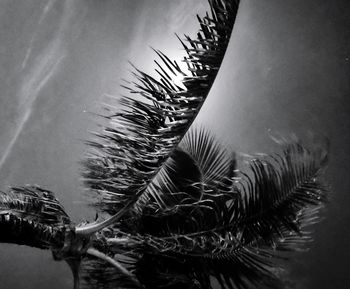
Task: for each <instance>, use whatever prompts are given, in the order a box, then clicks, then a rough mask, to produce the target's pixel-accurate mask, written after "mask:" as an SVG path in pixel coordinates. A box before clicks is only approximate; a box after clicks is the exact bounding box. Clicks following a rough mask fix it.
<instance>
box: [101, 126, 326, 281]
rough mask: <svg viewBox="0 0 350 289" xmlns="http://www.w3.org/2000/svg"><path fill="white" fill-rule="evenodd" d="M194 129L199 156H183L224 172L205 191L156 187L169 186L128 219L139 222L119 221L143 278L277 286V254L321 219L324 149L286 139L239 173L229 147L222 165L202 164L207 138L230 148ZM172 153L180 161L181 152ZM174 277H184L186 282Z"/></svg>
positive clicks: (299, 244)
mask: <svg viewBox="0 0 350 289" xmlns="http://www.w3.org/2000/svg"><path fill="white" fill-rule="evenodd" d="M189 135H194V137H193V139H192V140H187V144H186V145H189V147H188V148H187V151H191V152H192V153H193V155H194V156H196V155H197V157H194V156H192V158H190V157H187V158H185V159H184V158H181V159H180V163H182V162H183V161H184V160H186V161H187V162H188V165H189V166H190V167H191V166H193V165H194V164H196V165H197V170H199V171H200V172H201V174H200V175H202V176H203V175H208V173H209V172H212V171H216V172H221V177H218V176H217V179H218V180H221V181H219V182H214V183H212V184H210V185H208V184H206V183H205V182H204V181H203V179H202V182H201V186H200V188H201V190H202V191H201V194H199V195H198V194H197V195H193V194H192V195H190V196H191V197H189V194H188V193H186V190H184V191H183V192H179V191H177V190H176V188H178V187H181V186H179V185H177V186H174V187H173V189H169V187H166V186H159V189H162V187H163V188H166V190H165V192H162V193H159V194H158V195H157V196H158V197H157V199H156V198H154V199H152V198H150V199H149V200H148V201H149V202H148V205H147V206H146V207H145V208H144V210H143V214H142V215H141V217H140V219H139V220H137V219H136V220H135V219H130V220H129V221H128V222H129V223H130V222H131V221H133V222H134V225H133V227H132V228H130V227H128V226H124V227H123V223H122V224H120V225H121V226H120V228H122V229H124V231H122V230H118V234H117V235H118V236H119V238H120V237H124V238H125V239H127V240H129V243H130V244H137V245H135V248H133V250H134V251H136V252H138V253H137V254H136V256H142V257H141V259H140V258H139V261H138V262H139V264H142V266H141V265H140V266H141V267H140V268H138V267H137V266H136V268H138V269H137V270H138V271H137V270H136V272H138V274H140V275H139V276H138V278H139V279H140V280H142V278H143V277H142V276H149V278H150V279H148V281H147V280H146V279H145V280H144V282H146V283H147V282H150V283H149V285H147V286H149V288H176V286H180V287H179V288H181V286H185V287H184V288H191V286H194V287H193V288H196V287H195V285H196V284H197V285H198V284H200V285H201V286H202V287H203V288H211V287H210V286H211V285H208V284H209V283H208V278H207V276H208V275H211V276H213V277H215V278H216V280H217V282H219V283H220V284H221V287H222V288H279V286H280V282H279V280H278V278H277V276H276V274H275V271H276V268H277V267H276V266H277V264H278V262H277V260H278V258H279V257H280V254H281V253H282V252H289V251H293V250H299V249H301V248H303V246H304V245H305V243H307V242H309V241H310V239H311V238H310V235H309V234H308V233H307V232H305V230H304V227H305V226H306V225H309V224H312V223H314V222H316V221H318V219H319V210H320V208H321V207H322V204H323V203H324V201H325V191H326V189H325V188H324V186H322V184H321V183H320V181H319V178H318V175H319V173H320V170H321V168H322V167H323V166H324V165H325V162H326V159H327V154H326V150H324V149H320V150H317V151H315V152H312V151H309V150H308V149H306V148H305V147H303V146H302V145H301V144H299V143H292V144H288V145H286V146H285V149H284V150H283V152H282V153H281V154H275V155H272V156H270V157H269V156H265V157H259V158H255V159H252V160H251V161H249V168H250V169H249V170H248V172H246V173H243V172H241V173H239V172H237V171H235V170H234V166H231V167H230V166H229V165H227V164H229V163H230V162H229V160H230V158H229V157H228V156H230V154H226V156H227V160H226V161H223V162H219V163H220V164H221V165H219V168H217V169H213V168H211V167H210V166H202V167H201V168H200V166H199V165H198V164H199V163H200V162H198V161H195V159H200V158H199V157H198V156H199V155H200V151H202V152H206V149H203V148H205V147H206V146H205V145H204V144H205V143H207V144H210V145H208V147H207V149H208V150H209V151H208V152H207V154H208V155H212V156H213V158H214V159H217V158H218V157H219V156H222V155H225V154H224V152H223V151H222V148H221V149H219V147H218V146H216V145H213V144H212V143H211V142H210V141H209V140H211V137H210V135H209V134H207V133H204V132H200V131H197V133H196V134H193V133H192V134H191V133H190V134H189ZM199 136H202V137H199ZM203 136H206V137H203ZM210 148H211V149H210ZM172 158H173V162H175V163H176V161H177V158H176V154H175V155H172ZM231 163H235V162H234V161H231ZM223 164H225V165H223ZM183 166H184V164H181V165H177V166H174V165H173V166H172V167H173V168H176V167H177V168H180V169H181V167H183ZM220 167H221V168H222V167H226V169H227V168H230V169H227V170H221V169H220ZM176 175H177V174H172V176H176ZM180 176H181V174H180ZM208 180H209V183H210V181H211V180H212V179H211V178H208ZM172 182H173V183H176V182H181V178H180V180H173V181H172ZM186 183H187V184H188V180H186ZM182 188H186V187H182ZM222 188H225V189H224V190H223V189H222ZM181 196H182V197H183V199H181ZM196 196H197V198H196ZM169 199H170V200H171V201H169ZM184 199H185V200H186V201H184ZM176 201H177V203H176ZM164 204H166V206H164ZM135 224H136V225H135ZM152 227H156V228H157V230H154V229H152ZM115 230H116V229H115ZM128 230H129V231H128ZM130 230H131V231H130ZM115 232H116V231H115ZM107 239H108V238H107ZM130 246H131V245H130ZM278 252H281V253H278ZM147 262H151V263H152V264H153V265H154V264H158V265H157V266H158V267H157V266H156V265H154V266H156V267H154V268H153V269H152V270H151V269H150V268H149V267H150V266H151V265H150V264H149V266H148V267H147V266H144V264H145V263H147ZM158 271H159V272H158ZM158 273H159V274H158ZM157 276H158V277H159V278H160V279H157ZM176 276H178V277H179V279H177V277H176ZM171 280H173V281H174V282H175V283H172V282H171ZM175 280H182V281H181V282H182V283H181V284H182V285H180V284H178V283H176V281H175ZM147 284H148V283H147ZM165 284H168V285H166V286H169V287H166V286H165ZM184 284H187V285H184ZM147 286H146V287H147ZM163 286H164V287H163ZM172 286H173V287H172ZM186 286H188V287H186ZM147 288H148V287H147Z"/></svg>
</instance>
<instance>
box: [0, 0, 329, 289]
mask: <svg viewBox="0 0 350 289" xmlns="http://www.w3.org/2000/svg"><path fill="white" fill-rule="evenodd" d="M209 4H210V13H207V14H206V15H205V16H204V17H199V16H198V21H199V24H200V30H199V32H198V34H197V37H196V38H195V39H192V38H190V37H189V36H187V35H185V39H184V40H181V39H180V38H179V39H180V41H181V43H182V45H183V47H184V49H185V51H186V53H187V55H186V57H185V58H184V59H183V61H184V62H185V63H186V64H187V70H186V71H185V70H184V69H181V68H180V66H179V65H178V63H176V62H175V61H172V60H170V59H169V58H168V57H167V56H166V55H165V54H163V53H162V52H160V51H158V50H155V53H156V54H157V55H158V57H159V59H160V61H155V63H156V64H157V67H158V68H157V69H156V72H157V73H158V74H159V78H157V79H156V78H154V77H152V76H150V75H148V74H146V73H144V72H142V71H141V70H139V69H137V68H135V72H134V76H135V81H133V82H128V83H127V85H126V86H125V88H126V89H127V91H128V95H127V96H123V97H121V98H120V99H119V103H120V104H121V105H122V106H121V109H120V110H118V111H109V113H108V114H107V115H105V116H104V117H105V119H106V120H107V123H108V124H107V125H106V126H105V127H104V128H103V131H102V132H100V133H99V134H96V136H97V138H96V140H94V141H89V142H87V143H88V145H89V146H90V147H91V151H90V154H89V155H88V156H87V157H86V160H85V161H84V162H83V166H84V168H85V170H84V172H83V176H84V180H85V184H86V185H87V186H88V187H89V188H90V189H91V191H92V192H94V193H93V198H92V200H93V205H94V206H95V207H96V209H97V210H98V211H99V212H101V213H102V214H103V215H105V216H106V218H105V219H104V220H103V221H99V220H97V221H95V222H92V223H84V224H81V225H79V226H75V225H74V224H73V222H72V221H71V220H70V218H69V217H68V216H67V214H66V213H65V212H64V209H63V207H62V206H61V205H60V204H59V202H58V201H57V199H55V197H54V195H53V194H52V193H51V192H50V191H48V190H44V189H41V188H40V187H37V186H26V187H20V188H12V189H10V191H9V192H6V193H0V231H1V235H0V242H6V243H14V244H19V245H27V246H32V247H37V248H40V249H50V250H51V251H52V252H53V256H54V258H55V259H56V260H65V261H67V263H68V264H69V265H70V266H71V268H72V271H73V274H74V277H75V288H78V286H79V281H81V282H80V287H82V288H90V289H92V288H152V289H155V288H167V289H171V288H176V289H181V288H214V287H215V285H214V284H215V283H217V284H218V285H217V286H220V287H222V288H229V289H232V288H242V289H244V288H280V287H281V286H282V285H281V284H282V281H281V280H280V278H279V276H278V275H279V274H278V272H279V271H278V269H277V268H278V265H276V264H277V263H278V262H277V261H278V259H279V258H281V257H285V255H286V252H288V251H293V250H296V249H300V248H302V247H303V246H304V245H305V243H307V242H308V241H309V240H310V239H311V237H310V235H309V233H307V232H306V231H305V226H307V225H309V224H311V223H314V222H315V221H317V220H318V219H319V210H320V208H321V207H322V205H323V203H324V201H325V196H326V189H325V187H324V186H323V185H322V183H321V182H320V181H319V175H320V173H321V170H322V168H323V167H324V165H325V163H326V161H327V148H326V147H325V148H322V147H319V148H317V149H313V150H310V149H308V148H306V147H305V146H303V145H302V144H301V143H300V142H299V141H291V142H289V143H288V142H285V143H283V144H282V150H281V152H280V153H277V154H275V155H271V156H259V157H256V158H251V159H250V160H249V161H248V164H249V165H248V166H247V168H246V170H244V171H240V170H238V169H237V168H236V157H235V154H234V153H233V152H231V151H230V150H229V149H227V148H224V147H223V146H222V145H220V144H219V143H218V141H217V140H216V139H215V137H213V136H212V135H211V134H210V133H209V132H208V131H206V130H205V129H203V128H195V129H193V128H191V129H190V130H189V128H190V127H191V125H192V122H193V120H194V119H195V117H196V115H197V114H198V112H199V110H200V108H201V106H202V104H203V102H204V101H205V98H206V96H207V95H208V93H209V90H210V88H211V86H212V84H213V82H214V80H215V77H216V75H217V73H218V70H219V68H220V65H221V63H222V61H223V58H224V55H225V52H226V48H227V46H228V42H229V40H230V36H231V31H232V29H233V24H234V22H235V18H236V15H237V10H238V4H239V3H238V1H235V0H209ZM179 75H180V76H181V78H182V82H181V84H179V83H178V79H179V77H178V76H179ZM276 262H277V263H276Z"/></svg>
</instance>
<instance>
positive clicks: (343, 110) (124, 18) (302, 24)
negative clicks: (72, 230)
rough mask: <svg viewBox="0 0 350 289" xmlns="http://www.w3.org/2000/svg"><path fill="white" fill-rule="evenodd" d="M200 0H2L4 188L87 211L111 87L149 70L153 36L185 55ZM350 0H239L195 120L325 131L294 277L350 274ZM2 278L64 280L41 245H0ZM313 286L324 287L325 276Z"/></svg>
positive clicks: (260, 136)
mask: <svg viewBox="0 0 350 289" xmlns="http://www.w3.org/2000/svg"><path fill="white" fill-rule="evenodd" d="M206 7H207V4H206V1H205V0H193V1H188V0H172V1H170V0H169V1H165V0H143V1H141V0H137V1H130V0H118V1H117V0H75V1H69V0H40V1H38V0H26V1H24V0H1V1H0V85H1V94H0V101H1V102H0V180H1V182H0V187H1V188H6V187H7V186H8V185H11V184H12V185H15V184H16V185H22V184H27V183H31V184H40V185H42V186H44V187H46V188H49V189H51V190H52V191H54V192H55V193H56V195H57V196H58V197H59V199H60V200H61V202H62V203H63V204H64V206H65V207H66V209H67V211H68V213H69V214H70V215H71V216H72V218H73V219H74V220H76V221H81V220H83V219H84V218H88V219H91V218H93V216H94V212H92V211H91V210H89V209H87V207H86V201H85V198H84V189H83V187H82V186H81V182H80V179H79V178H80V176H79V170H80V166H79V161H80V160H81V159H82V158H83V156H84V151H85V150H86V147H85V146H84V145H83V140H84V139H88V138H89V137H90V136H89V131H95V130H98V126H97V124H96V123H97V119H96V117H94V116H92V115H91V114H89V113H87V112H100V111H101V103H102V102H106V101H108V98H107V97H106V95H107V94H108V95H118V94H120V93H122V91H121V89H120V88H119V84H120V83H121V79H123V78H127V79H130V72H129V70H130V66H129V65H128V63H127V61H128V60H130V61H132V62H133V63H134V64H136V65H137V66H138V67H140V68H142V69H144V70H146V71H148V72H151V71H152V68H153V67H154V66H153V59H154V55H153V53H152V51H151V49H150V46H151V47H155V48H159V49H161V50H163V51H164V52H166V53H167V54H168V55H170V56H171V57H172V58H177V59H179V58H180V57H181V55H182V51H181V49H180V48H181V46H180V45H179V43H178V42H177V40H176V38H175V36H174V33H175V32H177V33H179V34H183V33H186V34H190V35H193V34H194V32H195V31H196V29H197V26H196V22H195V17H194V16H195V14H196V13H199V14H202V13H203V12H204V11H205V9H206ZM349 13H350V4H349V2H348V1H346V0H336V1H333V0H332V1H331V0H303V1H302V0H285V1H279V0H266V1H256V0H245V1H243V4H242V5H241V7H240V11H239V16H238V19H237V24H236V26H235V29H234V33H233V35H232V39H231V42H230V46H229V49H228V52H227V55H226V57H225V60H224V63H223V66H222V69H221V71H220V73H219V76H218V78H217V81H216V83H215V84H214V87H213V89H212V91H211V93H210V96H209V98H208V100H207V102H206V104H205V105H204V107H203V110H202V112H201V113H200V115H199V117H198V119H197V122H198V123H204V124H205V125H206V126H208V127H209V128H211V129H212V130H213V132H214V133H215V134H216V135H218V137H220V138H221V139H222V140H223V141H224V142H226V143H228V144H229V145H231V146H232V147H233V148H234V149H235V150H238V151H241V152H247V153H254V152H271V150H272V149H273V146H272V144H271V141H270V139H269V134H271V133H272V134H281V135H289V134H291V133H295V134H297V135H299V136H301V137H304V136H305V137H306V136H307V135H309V134H310V132H313V133H315V134H322V135H327V136H328V137H329V138H330V139H331V146H332V148H331V149H332V155H331V163H330V167H329V177H328V178H329V181H330V183H331V184H332V188H333V190H332V192H333V193H332V195H331V197H330V204H329V205H328V209H327V212H326V213H325V221H323V222H322V223H321V224H320V225H317V226H315V228H314V231H315V237H316V241H315V243H314V244H313V245H312V250H311V251H310V252H308V253H306V254H304V255H300V256H298V257H297V258H296V259H295V260H294V261H293V263H292V277H294V278H295V280H296V283H297V286H296V288H302V289H306V288H307V289H313V288H315V289H316V288H334V289H337V288H339V289H343V288H347V287H348V286H350V280H349V277H347V275H348V274H347V266H345V264H346V262H347V260H348V259H349V258H350V250H348V248H347V247H348V243H349V241H350V231H349V226H348V224H347V220H349V217H350V213H349V210H348V208H347V204H349V201H350V197H349V196H348V190H349V187H350V180H349V178H348V177H347V171H349V170H350V165H349V163H350V157H349V155H348V153H347V151H348V150H347V148H348V146H349V143H350V134H349V132H348V129H349V127H350V118H349V116H348V114H349V108H350V107H349V104H348V95H349V92H350V82H349V76H350V73H349V72H350V69H349V66H350V30H349V27H350V19H349V17H348V15H349ZM0 256H1V258H0V260H1V265H0V280H1V288H3V289H19V288H36V289H40V288H69V286H70V284H71V281H72V280H71V276H70V272H69V269H68V266H66V265H65V264H63V263H59V262H52V261H51V256H50V255H49V254H48V253H47V252H40V251H34V252H33V251H32V250H31V249H28V248H22V247H14V246H10V245H1V246H0ZM320 284H321V285H320Z"/></svg>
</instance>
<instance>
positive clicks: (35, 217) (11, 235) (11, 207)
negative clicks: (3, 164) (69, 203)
mask: <svg viewBox="0 0 350 289" xmlns="http://www.w3.org/2000/svg"><path fill="white" fill-rule="evenodd" d="M68 223H70V219H69V217H68V215H67V214H66V213H65V211H64V209H63V207H62V206H61V204H60V203H59V202H58V200H57V199H56V198H55V197H54V195H53V193H52V192H50V191H48V190H44V189H42V188H40V187H38V186H25V187H17V188H15V187H13V188H11V189H10V191H8V192H6V193H5V192H0V231H1V236H0V242H1V243H13V244H18V245H27V246H32V247H36V248H41V249H49V248H51V247H56V248H60V247H62V246H63V244H64V232H63V227H64V225H66V224H68Z"/></svg>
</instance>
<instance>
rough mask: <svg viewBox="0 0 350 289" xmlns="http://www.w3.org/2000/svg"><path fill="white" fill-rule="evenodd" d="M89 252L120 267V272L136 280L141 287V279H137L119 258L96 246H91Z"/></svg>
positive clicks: (117, 267) (135, 282)
mask: <svg viewBox="0 0 350 289" xmlns="http://www.w3.org/2000/svg"><path fill="white" fill-rule="evenodd" d="M86 253H87V254H89V255H91V256H94V257H96V258H99V259H101V260H103V261H106V262H107V263H109V264H111V265H112V266H113V267H115V268H116V269H118V271H119V272H120V273H122V274H123V275H125V276H127V277H129V278H130V280H132V281H133V282H134V284H136V285H137V286H140V287H141V284H140V282H139V280H137V278H136V277H135V275H134V274H132V273H131V272H130V271H129V270H127V269H126V268H125V267H124V266H123V265H122V264H120V263H119V262H118V261H117V260H115V259H113V258H111V257H109V256H107V255H106V254H104V253H102V252H100V251H98V250H96V249H94V248H89V249H88V250H87V252H86Z"/></svg>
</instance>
